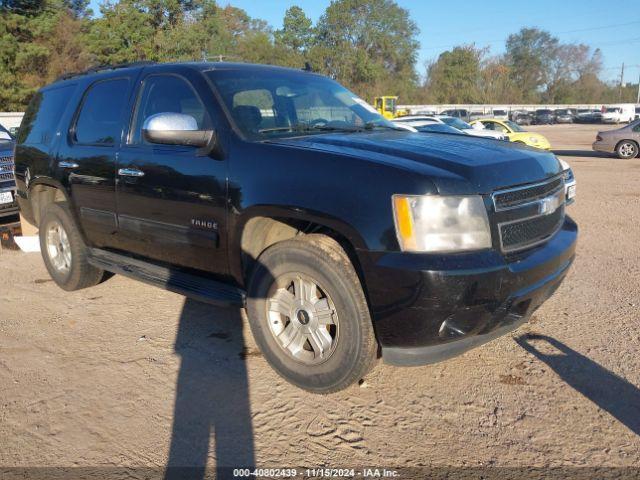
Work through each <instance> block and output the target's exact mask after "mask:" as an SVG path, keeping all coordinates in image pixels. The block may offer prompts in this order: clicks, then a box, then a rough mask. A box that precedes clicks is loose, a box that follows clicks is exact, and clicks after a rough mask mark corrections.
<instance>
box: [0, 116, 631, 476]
mask: <svg viewBox="0 0 640 480" xmlns="http://www.w3.org/2000/svg"><path fill="white" fill-rule="evenodd" d="M605 128H612V127H606V126H602V125H598V126H594V125H567V126H545V127H531V129H532V130H536V131H539V132H541V133H543V134H545V135H547V136H548V138H549V140H550V141H551V143H552V145H553V146H554V148H555V149H557V150H556V152H557V153H558V154H559V155H560V156H562V158H564V159H566V160H567V161H568V162H569V163H570V164H571V166H572V167H573V169H574V172H575V175H576V177H577V181H578V199H577V202H576V203H575V204H574V205H572V206H571V207H569V210H568V211H569V214H570V215H571V216H573V217H574V218H575V219H576V221H577V222H578V223H579V225H580V228H581V236H580V242H579V248H578V255H577V259H576V262H575V264H574V266H573V268H572V271H571V272H570V274H569V275H568V277H567V279H566V281H565V283H564V284H563V285H562V287H561V288H560V289H559V290H558V292H557V293H556V295H555V296H554V297H553V298H552V299H551V300H549V301H548V302H547V303H546V304H545V305H544V306H543V307H542V308H541V309H540V310H539V311H538V312H536V314H535V316H534V318H532V320H531V321H530V322H529V323H528V324H526V325H525V326H523V327H521V328H520V329H519V330H518V331H516V332H514V333H513V334H512V335H508V336H506V337H502V338H500V339H498V340H496V341H494V342H492V343H490V344H488V345H486V346H484V347H482V348H479V349H476V350H473V351H471V352H469V353H467V354H465V355H463V356H461V357H458V358H456V359H453V360H450V361H447V362H444V363H441V364H437V365H433V366H428V367H420V368H412V369H400V368H393V367H390V366H385V365H382V364H380V365H378V367H377V368H376V369H375V370H374V371H373V372H372V373H371V374H370V375H369V376H368V377H367V379H366V382H365V383H364V384H363V385H361V386H355V387H353V388H351V389H349V390H347V391H344V392H341V393H339V394H335V395H331V396H316V395H311V394H307V393H305V392H303V391H301V390H298V389H296V388H294V387H292V386H290V385H289V384H287V383H286V382H284V381H283V380H281V379H280V378H279V377H278V376H277V375H276V374H275V373H274V372H273V371H272V370H271V369H270V368H269V366H268V365H267V364H266V362H265V361H264V359H263V358H262V357H261V355H260V354H259V352H258V351H257V350H256V348H255V345H254V343H253V340H252V338H251V334H250V332H249V330H248V326H247V324H246V321H244V319H243V318H242V317H243V313H242V312H240V311H235V310H222V309H214V308H212V307H209V306H206V305H203V304H199V303H197V302H194V301H190V300H186V301H185V298H184V297H181V296H179V295H175V294H173V293H169V292H164V291H162V290H158V289H155V288H153V287H149V286H146V285H144V284H141V283H137V282H135V281H132V280H128V279H126V278H123V277H119V276H116V277H114V278H112V279H110V280H109V281H107V282H105V283H103V284H101V285H99V286H97V287H94V288H91V289H88V290H83V291H79V292H74V293H66V292H63V291H62V290H60V289H58V288H57V287H56V286H55V285H54V284H53V282H52V281H51V280H50V279H49V277H48V275H47V272H46V270H45V268H44V265H43V263H42V260H41V258H40V255H39V254H33V253H32V254H26V253H21V252H14V251H7V250H5V251H4V252H3V253H1V254H0V467H3V466H4V467H10V466H127V467H129V466H130V467H135V466H150V467H162V466H164V465H166V464H167V463H169V464H171V465H202V464H203V462H204V461H205V460H206V461H207V466H208V467H216V466H225V465H231V466H234V465H235V466H237V465H247V464H253V463H255V464H257V465H259V466H261V467H282V466H304V467H318V466H321V465H328V466H334V467H347V466H351V467H356V466H395V467H404V466H540V467H548V466H636V467H637V466H638V465H640V355H638V352H639V350H640V258H639V255H638V244H639V243H640V159H635V160H632V161H621V160H617V159H615V158H607V157H605V156H602V155H599V156H596V155H595V154H594V153H593V152H592V151H591V142H592V141H593V139H594V137H595V132H596V131H597V130H599V129H605ZM534 335H539V336H540V337H538V338H536V337H535V336H534ZM171 445H172V446H173V448H172V450H171V451H172V453H171V457H169V451H170V446H171Z"/></svg>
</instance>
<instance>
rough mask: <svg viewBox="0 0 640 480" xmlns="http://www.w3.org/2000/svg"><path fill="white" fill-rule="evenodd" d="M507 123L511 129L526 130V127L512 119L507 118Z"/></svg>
mask: <svg viewBox="0 0 640 480" xmlns="http://www.w3.org/2000/svg"><path fill="white" fill-rule="evenodd" d="M504 123H505V125H507V126H508V127H509V128H510V129H511V130H513V131H514V132H524V131H525V130H524V128H522V127H521V126H520V125H518V124H517V123H515V122H512V121H511V120H506V121H505V122H504Z"/></svg>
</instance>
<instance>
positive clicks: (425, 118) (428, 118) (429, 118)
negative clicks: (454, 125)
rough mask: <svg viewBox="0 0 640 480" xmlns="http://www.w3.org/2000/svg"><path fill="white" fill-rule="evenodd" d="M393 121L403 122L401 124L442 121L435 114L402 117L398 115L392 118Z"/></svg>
mask: <svg viewBox="0 0 640 480" xmlns="http://www.w3.org/2000/svg"><path fill="white" fill-rule="evenodd" d="M393 123H394V124H396V125H398V124H403V125H412V126H414V125H422V124H427V123H443V122H442V120H440V119H438V118H437V116H436V115H426V114H425V115H420V114H415V115H405V116H404V117H398V118H394V119H393Z"/></svg>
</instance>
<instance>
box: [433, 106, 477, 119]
mask: <svg viewBox="0 0 640 480" xmlns="http://www.w3.org/2000/svg"><path fill="white" fill-rule="evenodd" d="M440 115H446V116H448V117H454V118H459V119H460V120H463V121H465V122H469V121H470V120H471V119H470V118H469V110H467V109H466V108H453V109H450V110H445V111H444V112H441V113H440Z"/></svg>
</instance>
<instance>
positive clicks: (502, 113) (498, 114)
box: [492, 109, 509, 120]
mask: <svg viewBox="0 0 640 480" xmlns="http://www.w3.org/2000/svg"><path fill="white" fill-rule="evenodd" d="M492 117H493V118H497V119H498V120H509V112H507V111H506V110H501V109H497V110H493V112H492Z"/></svg>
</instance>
